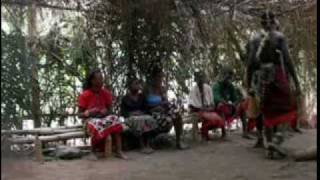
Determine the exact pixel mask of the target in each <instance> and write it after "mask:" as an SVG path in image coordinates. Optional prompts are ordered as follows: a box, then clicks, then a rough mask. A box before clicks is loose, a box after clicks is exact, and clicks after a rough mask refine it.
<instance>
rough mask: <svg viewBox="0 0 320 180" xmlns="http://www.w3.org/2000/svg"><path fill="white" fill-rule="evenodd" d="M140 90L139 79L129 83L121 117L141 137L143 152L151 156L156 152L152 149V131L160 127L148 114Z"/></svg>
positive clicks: (123, 99)
mask: <svg viewBox="0 0 320 180" xmlns="http://www.w3.org/2000/svg"><path fill="white" fill-rule="evenodd" d="M140 90H141V85H140V81H139V80H138V79H134V80H132V81H131V82H130V83H129V91H128V93H127V95H126V96H124V97H123V98H122V102H121V115H122V116H123V117H125V123H126V125H127V126H128V127H129V128H130V130H131V131H132V132H133V133H134V134H135V135H136V136H138V137H139V139H140V146H141V152H142V153H146V154H150V153H152V152H154V150H153V149H152V148H151V147H150V140H151V138H152V134H153V133H152V131H153V130H155V129H156V128H157V127H158V126H157V122H156V121H155V119H154V118H153V117H152V116H150V115H147V114H146V112H145V108H144V99H143V96H142V94H141V92H140Z"/></svg>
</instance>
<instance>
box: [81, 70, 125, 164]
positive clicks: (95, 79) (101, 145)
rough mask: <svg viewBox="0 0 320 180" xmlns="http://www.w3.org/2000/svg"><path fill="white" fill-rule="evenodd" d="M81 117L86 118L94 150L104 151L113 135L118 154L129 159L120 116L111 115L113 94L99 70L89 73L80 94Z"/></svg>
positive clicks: (86, 125) (85, 122)
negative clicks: (105, 85)
mask: <svg viewBox="0 0 320 180" xmlns="http://www.w3.org/2000/svg"><path fill="white" fill-rule="evenodd" d="M78 106H79V113H80V115H79V117H80V118H82V119H83V120H84V124H85V128H86V132H87V133H88V134H89V135H90V137H91V145H92V150H93V152H94V153H95V152H103V151H104V150H105V142H106V141H107V138H108V137H109V136H110V135H112V136H113V137H114V138H115V143H116V155H117V157H119V158H122V159H127V157H126V156H125V155H124V154H123V152H122V143H121V132H122V125H121V124H120V123H119V122H118V121H117V119H118V117H117V116H115V115H110V113H109V111H110V108H111V106H112V94H111V92H110V91H108V90H107V89H105V88H103V76H102V73H101V72H100V71H99V70H96V71H93V72H91V73H90V74H89V76H88V77H87V79H86V82H85V84H84V87H83V92H82V93H81V94H80V96H79V104H78Z"/></svg>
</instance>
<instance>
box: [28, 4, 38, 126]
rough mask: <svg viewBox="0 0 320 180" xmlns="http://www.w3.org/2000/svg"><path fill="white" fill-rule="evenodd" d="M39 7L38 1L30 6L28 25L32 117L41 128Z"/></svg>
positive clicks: (35, 124)
mask: <svg viewBox="0 0 320 180" xmlns="http://www.w3.org/2000/svg"><path fill="white" fill-rule="evenodd" d="M36 18H37V7H36V1H35V0H33V1H32V3H31V5H30V6H29V14H28V19H29V24H28V33H29V43H28V44H29V47H30V52H31V54H30V56H31V59H32V65H31V71H32V75H31V86H32V107H31V108H32V116H33V120H34V126H35V127H40V126H41V119H40V86H39V82H38V67H37V64H38V62H37V48H36V34H37V19H36Z"/></svg>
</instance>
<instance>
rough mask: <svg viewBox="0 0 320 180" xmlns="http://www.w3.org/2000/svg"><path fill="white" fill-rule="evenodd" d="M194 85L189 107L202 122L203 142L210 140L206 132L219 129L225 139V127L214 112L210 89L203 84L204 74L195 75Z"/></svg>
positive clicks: (197, 73)
mask: <svg viewBox="0 0 320 180" xmlns="http://www.w3.org/2000/svg"><path fill="white" fill-rule="evenodd" d="M195 81H196V83H197V84H196V85H195V86H194V87H193V88H192V89H191V91H190V94H189V107H190V110H191V112H194V113H196V115H198V116H199V119H200V121H201V122H202V127H201V135H202V138H203V139H205V140H207V141H208V140H210V138H209V134H208V131H209V130H210V129H214V128H221V130H222V138H224V137H225V135H226V132H225V126H224V121H223V119H222V118H221V117H220V116H219V115H218V114H217V113H215V112H214V110H215V109H214V106H213V97H212V90H211V87H210V86H209V85H208V84H206V83H204V74H203V73H202V72H196V73H195Z"/></svg>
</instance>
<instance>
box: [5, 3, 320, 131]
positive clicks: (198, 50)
mask: <svg viewBox="0 0 320 180" xmlns="http://www.w3.org/2000/svg"><path fill="white" fill-rule="evenodd" d="M73 2H74V1H70V2H69V3H66V4H64V3H62V4H61V6H67V5H68V4H69V5H72V4H73ZM84 2H86V3H85V4H83V3H80V4H81V8H83V9H85V11H81V14H80V13H79V12H69V13H66V12H65V11H59V12H60V13H57V12H55V13H53V14H54V16H55V17H57V18H58V17H60V16H61V17H62V18H59V20H57V23H56V24H54V25H53V26H51V27H49V33H47V34H44V35H41V36H40V35H39V37H38V39H39V44H38V46H37V51H38V54H37V59H38V60H39V63H38V68H39V72H38V74H39V83H40V89H41V97H40V98H41V111H42V114H43V116H42V120H43V123H45V124H46V125H50V124H51V122H52V121H55V120H59V121H60V122H61V124H63V120H64V119H63V118H64V116H63V114H64V113H65V111H66V109H68V108H71V109H73V110H76V101H77V96H78V95H79V91H80V90H81V83H82V82H83V80H84V78H85V76H86V74H87V73H88V72H89V70H91V69H94V68H100V69H102V71H103V72H104V75H105V76H106V77H107V78H106V82H105V84H106V85H107V86H108V88H109V89H111V90H112V91H113V94H114V95H115V96H116V97H121V96H122V95H124V93H125V92H126V85H127V82H128V81H129V80H130V78H132V77H133V76H136V77H138V78H141V79H142V80H143V81H144V82H145V83H147V80H148V78H149V75H150V70H151V69H152V67H153V66H155V65H159V66H161V67H162V68H163V70H164V72H165V80H166V82H165V83H166V85H167V86H168V89H170V90H172V91H173V92H174V93H175V94H176V95H177V96H179V97H183V96H185V95H186V94H187V93H188V90H189V89H190V86H191V83H192V77H193V73H194V71H195V69H202V70H204V71H205V72H206V74H207V77H208V81H209V83H210V84H212V83H213V82H214V81H215V80H217V78H218V76H219V73H220V70H221V67H222V66H225V65H229V66H231V67H232V68H233V70H234V72H235V75H236V84H237V85H242V84H243V79H244V74H245V70H246V53H245V45H246V43H247V41H248V39H249V38H250V36H251V33H252V32H254V31H256V30H257V29H258V28H259V19H258V18H257V14H258V13H259V12H258V13H257V11H260V10H261V9H263V7H264V6H263V5H261V4H260V3H259V2H258V1H257V2H255V1H252V2H250V3H248V4H246V3H242V4H241V5H238V6H234V7H232V5H230V2H229V1H226V2H224V1H194V0H188V1H182V0H177V1H169V0H156V1H151V0H136V1H128V0H119V1H112V0H106V1H104V0H100V1H84ZM312 2H313V1H312V0H310V3H304V4H301V5H300V6H301V7H300V8H296V6H297V5H296V4H294V2H293V3H290V2H289V1H277V2H275V3H271V4H270V8H271V9H273V10H275V9H277V10H279V7H281V8H280V10H281V12H282V13H281V12H280V15H281V16H279V20H280V24H281V30H282V31H283V32H284V34H285V35H286V36H287V39H288V43H289V49H290V52H291V57H292V60H293V62H294V64H295V66H296V69H297V70H298V77H299V80H300V82H301V84H302V85H301V87H302V90H303V92H304V93H305V95H306V98H309V99H311V100H312V99H316V98H312V97H315V96H316V63H317V61H316V41H315V40H314V39H315V37H316V26H315V25H316V8H315V6H310V7H311V8H309V5H308V4H312ZM58 4H59V3H58ZM231 4H232V3H231ZM222 7H223V8H222ZM235 7H236V10H235ZM10 8H12V7H8V9H10ZM226 8H229V10H227V11H226V10H225V9H226ZM283 9H284V10H283ZM280 10H279V11H280ZM282 10H283V11H282ZM42 11H44V10H42ZM51 11H52V10H50V9H49V10H48V9H47V10H46V13H48V12H51ZM17 12H18V11H17ZM23 12H24V11H19V13H17V14H16V15H14V16H18V14H19V17H20V18H13V15H10V16H9V15H8V13H2V14H4V15H6V17H10V18H6V19H7V21H8V22H9V24H11V26H12V27H21V26H22V24H23V23H22V22H24V21H23V18H24V16H22V15H21V14H23ZM58 15H59V16H58ZM42 21H43V22H45V21H46V19H42V20H40V22H39V23H40V24H41V22H42ZM13 29H14V30H13V31H11V32H10V33H2V35H1V39H2V47H1V51H2V65H1V70H2V74H1V80H2V82H1V98H2V103H1V116H2V119H3V120H2V124H4V125H6V127H12V126H13V125H14V126H17V127H18V126H19V124H20V125H21V119H22V118H23V116H25V115H26V116H30V115H31V112H30V107H31V103H30V101H31V99H30V96H31V87H30V86H31V85H30V77H31V70H30V65H31V62H35V61H32V60H31V59H30V58H29V56H28V48H26V43H25V36H24V35H23V34H22V33H21V32H20V31H19V30H18V29H17V28H13ZM301 54H302V55H301ZM118 103H119V102H117V103H116V106H117V105H118ZM315 103H316V102H315V101H310V102H309V104H310V106H312V105H314V104H315ZM116 109H117V107H116Z"/></svg>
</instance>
